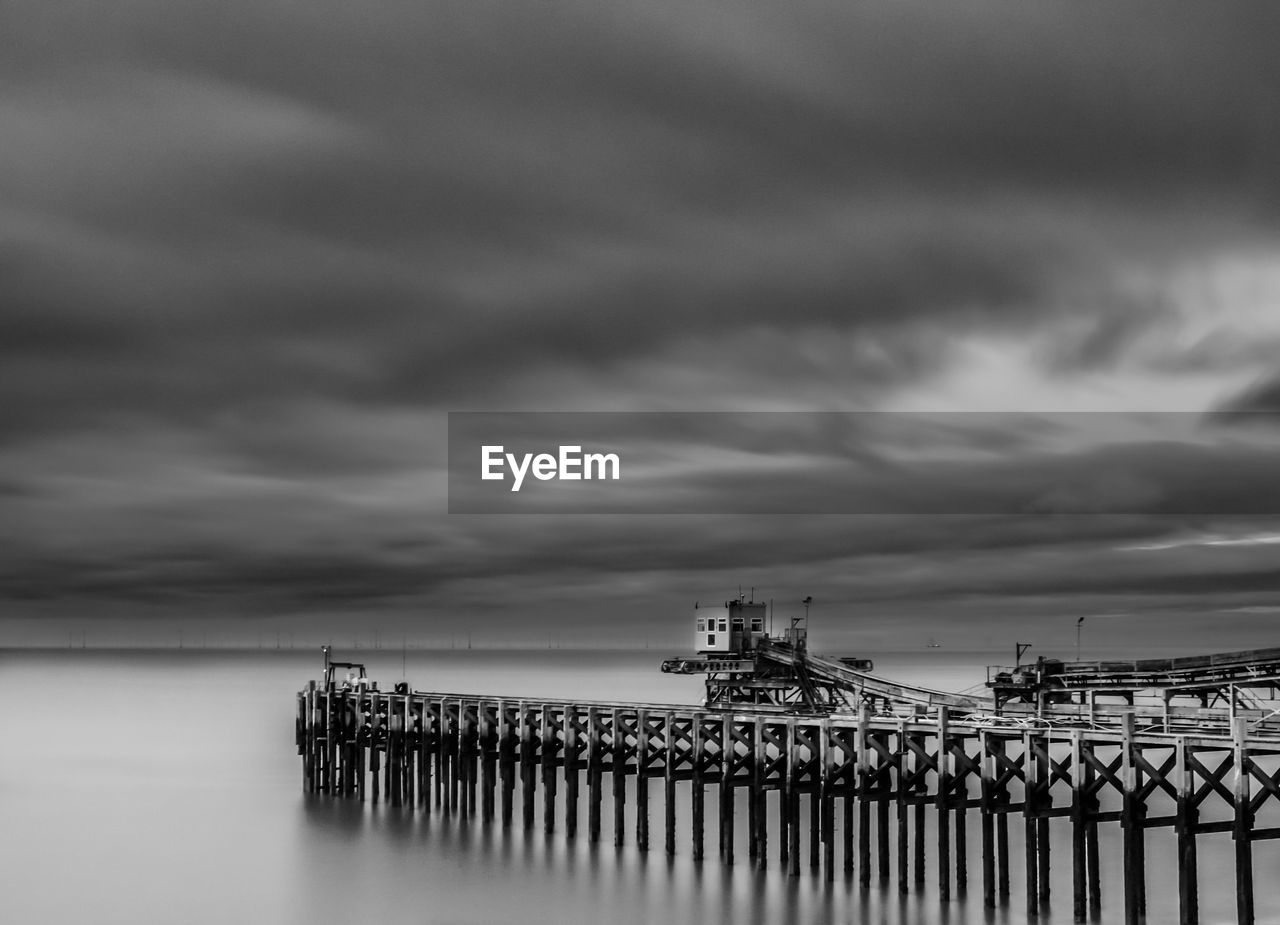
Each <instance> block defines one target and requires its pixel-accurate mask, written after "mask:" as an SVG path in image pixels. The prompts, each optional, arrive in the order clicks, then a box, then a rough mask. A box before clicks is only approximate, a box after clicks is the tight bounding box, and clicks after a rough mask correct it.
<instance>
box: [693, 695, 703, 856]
mask: <svg viewBox="0 0 1280 925" xmlns="http://www.w3.org/2000/svg"><path fill="white" fill-rule="evenodd" d="M692 739H693V743H692V747H691V755H690V758H691V760H692V762H693V779H692V781H691V784H690V786H691V791H692V793H691V802H692V807H693V814H692V815H693V859H694V860H695V861H701V860H702V833H703V828H704V824H705V821H706V813H705V798H706V787H705V785H704V782H703V779H702V771H703V765H704V763H705V762H704V761H703V754H702V750H703V748H704V747H705V743H704V742H703V740H702V714H701V713H694V714H693V731H692Z"/></svg>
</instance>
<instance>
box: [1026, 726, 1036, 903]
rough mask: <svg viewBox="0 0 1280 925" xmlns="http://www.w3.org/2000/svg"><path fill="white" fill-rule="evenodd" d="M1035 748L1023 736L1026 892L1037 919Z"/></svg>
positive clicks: (1028, 734)
mask: <svg viewBox="0 0 1280 925" xmlns="http://www.w3.org/2000/svg"><path fill="white" fill-rule="evenodd" d="M1032 749H1033V746H1032V741H1031V734H1030V733H1023V735H1022V773H1023V785H1024V786H1023V794H1022V822H1023V826H1022V831H1023V848H1024V849H1025V851H1024V855H1025V858H1026V865H1025V873H1026V891H1027V916H1028V918H1037V917H1038V916H1039V915H1040V880H1039V877H1038V873H1039V861H1038V858H1037V848H1038V847H1039V839H1038V838H1037V826H1036V811H1037V810H1036V804H1037V800H1038V792H1037V786H1036V785H1037V778H1036V760H1035V754H1034V752H1033V750H1032Z"/></svg>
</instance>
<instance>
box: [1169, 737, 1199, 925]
mask: <svg viewBox="0 0 1280 925" xmlns="http://www.w3.org/2000/svg"><path fill="white" fill-rule="evenodd" d="M1187 747H1188V746H1187V742H1186V739H1185V738H1184V737H1183V736H1178V740H1177V742H1175V743H1174V746H1173V748H1174V752H1173V757H1174V774H1175V781H1174V782H1175V785H1176V786H1177V788H1178V798H1177V814H1178V821H1177V823H1176V826H1177V833H1178V923H1179V925H1199V922H1200V889H1199V882H1198V877H1197V864H1196V822H1197V816H1198V815H1199V814H1198V812H1197V810H1196V808H1195V805H1194V801H1193V798H1194V794H1195V774H1194V771H1193V770H1192V768H1191V767H1189V765H1188V763H1187Z"/></svg>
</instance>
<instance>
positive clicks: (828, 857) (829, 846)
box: [815, 717, 836, 881]
mask: <svg viewBox="0 0 1280 925" xmlns="http://www.w3.org/2000/svg"><path fill="white" fill-rule="evenodd" d="M832 751H833V749H832V748H831V720H830V719H827V718H826V717H823V719H822V720H821V722H820V723H819V726H818V761H819V772H820V779H819V782H818V792H817V793H816V794H815V796H816V797H817V799H818V804H819V806H820V807H821V809H822V818H821V824H822V865H823V870H824V871H825V875H826V879H827V880H828V881H830V880H834V879H835V875H836V833H835V805H836V804H835V793H834V790H833V788H832V786H831V783H832V775H833V774H834V773H835V772H834V770H833V768H832V766H831V762H832Z"/></svg>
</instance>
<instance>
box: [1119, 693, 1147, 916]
mask: <svg viewBox="0 0 1280 925" xmlns="http://www.w3.org/2000/svg"><path fill="white" fill-rule="evenodd" d="M1120 784H1121V786H1122V787H1123V788H1124V793H1123V794H1121V807H1120V825H1121V828H1122V834H1123V837H1124V920H1125V923H1126V925H1137V922H1138V921H1139V911H1138V894H1139V890H1138V879H1139V878H1140V877H1142V875H1143V872H1142V871H1141V870H1140V869H1139V868H1138V867H1137V862H1136V855H1137V851H1136V849H1135V848H1134V843H1135V842H1136V841H1137V840H1138V839H1139V838H1141V837H1142V832H1141V831H1140V830H1138V828H1137V824H1136V823H1137V819H1136V816H1137V814H1136V813H1135V812H1134V806H1135V803H1136V794H1135V793H1134V791H1135V789H1136V788H1137V778H1136V776H1135V774H1134V767H1133V711H1128V712H1126V713H1124V714H1123V715H1122V716H1121V717H1120Z"/></svg>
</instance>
